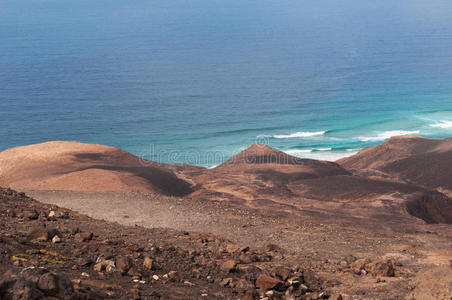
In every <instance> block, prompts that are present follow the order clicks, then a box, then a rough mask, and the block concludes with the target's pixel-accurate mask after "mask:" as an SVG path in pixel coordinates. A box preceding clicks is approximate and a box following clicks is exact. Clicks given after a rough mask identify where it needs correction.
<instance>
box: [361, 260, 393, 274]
mask: <svg viewBox="0 0 452 300" xmlns="http://www.w3.org/2000/svg"><path fill="white" fill-rule="evenodd" d="M366 271H367V272H369V273H370V274H372V275H374V276H386V277H394V276H395V272H394V271H395V270H394V264H393V263H392V261H391V260H386V261H376V262H372V263H369V264H367V265H366Z"/></svg>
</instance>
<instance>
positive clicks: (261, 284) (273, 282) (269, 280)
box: [256, 274, 283, 290]
mask: <svg viewBox="0 0 452 300" xmlns="http://www.w3.org/2000/svg"><path fill="white" fill-rule="evenodd" d="M282 285H283V282H282V281H280V280H279V279H276V278H274V277H270V276H268V275H265V274H262V275H260V276H259V277H258V278H257V280H256V287H258V288H259V289H261V290H272V289H279V288H280V287H281V286H282Z"/></svg>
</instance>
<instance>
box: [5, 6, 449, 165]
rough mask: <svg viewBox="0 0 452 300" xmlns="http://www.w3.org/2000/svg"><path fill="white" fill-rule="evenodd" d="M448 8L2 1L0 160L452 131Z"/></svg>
mask: <svg viewBox="0 0 452 300" xmlns="http://www.w3.org/2000/svg"><path fill="white" fill-rule="evenodd" d="M450 16H452V2H451V1H449V0H434V1H426V0H425V1H421V0H400V1H389V0H382V1H370V0H364V1H363V0H345V1H332V0H325V1H293V0H289V1H267V0H263V1H262V0H261V1H250V0H240V1H239V0H232V1H218V0H209V1H207V0H193V1H181V0H174V1H162V0H153V1H144V0H137V1H133V2H130V1H119V0H108V1H106V0H96V1H87V0H80V1H68V0H58V1H57V0H40V1H32V0H2V1H0V41H1V42H0V150H4V149H6V148H9V147H13V146H18V145H25V144H30V143H38V142H43V141H47V140H78V141H83V142H90V143H100V144H107V145H112V146H117V147H121V148H123V149H126V150H128V151H130V152H132V153H134V154H136V155H143V156H145V157H146V158H150V159H153V160H158V161H162V162H178V163H192V164H197V165H205V166H212V165H216V164H218V163H220V162H221V161H223V160H225V159H227V158H228V157H230V156H231V155H232V154H234V153H236V152H238V151H240V150H241V149H244V148H245V147H247V146H248V145H250V144H251V143H253V142H256V141H257V142H264V143H268V144H269V145H270V146H272V147H276V148H278V149H281V150H283V151H286V152H288V153H291V154H294V155H297V156H302V157H314V158H320V159H329V160H335V159H337V158H339V157H343V156H345V155H350V154H352V153H354V152H355V151H357V150H358V149H361V148H363V147H366V146H372V145H376V144H379V143H381V142H382V141H383V140H385V139H386V138H388V137H389V136H391V135H398V134H406V133H411V134H417V135H423V136H428V137H434V138H440V137H449V136H452V50H451V49H452V18H451V17H450Z"/></svg>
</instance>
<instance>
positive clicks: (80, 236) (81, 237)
mask: <svg viewBox="0 0 452 300" xmlns="http://www.w3.org/2000/svg"><path fill="white" fill-rule="evenodd" d="M92 239H93V234H92V233H88V232H79V233H77V234H76V235H75V236H74V240H75V241H76V242H79V243H82V242H87V241H91V240H92Z"/></svg>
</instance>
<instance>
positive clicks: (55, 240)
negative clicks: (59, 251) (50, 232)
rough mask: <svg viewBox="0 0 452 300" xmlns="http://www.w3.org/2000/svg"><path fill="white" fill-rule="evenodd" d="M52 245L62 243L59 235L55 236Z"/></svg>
mask: <svg viewBox="0 0 452 300" xmlns="http://www.w3.org/2000/svg"><path fill="white" fill-rule="evenodd" d="M52 243H54V244H58V243H61V238H60V237H59V236H58V235H55V236H54V237H53V239H52Z"/></svg>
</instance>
